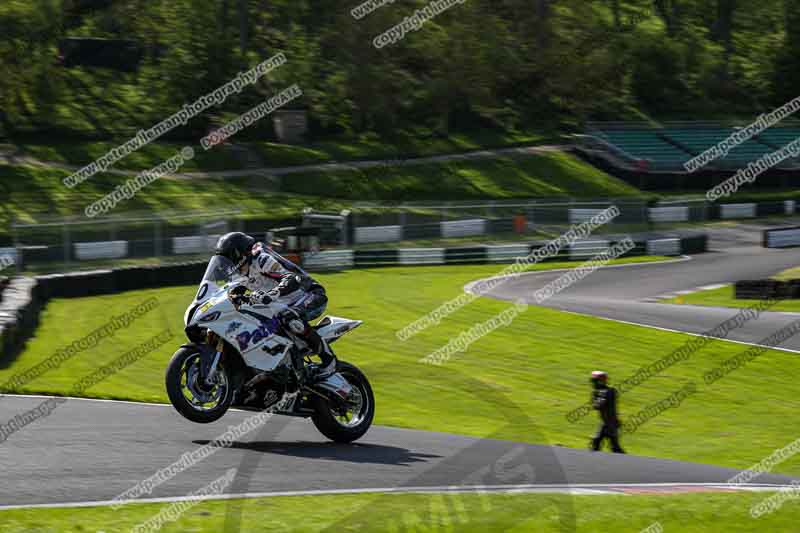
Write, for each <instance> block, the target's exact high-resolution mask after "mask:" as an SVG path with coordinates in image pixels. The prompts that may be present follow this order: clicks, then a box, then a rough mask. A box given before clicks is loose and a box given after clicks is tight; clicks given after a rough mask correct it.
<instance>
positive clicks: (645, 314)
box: [0, 230, 800, 507]
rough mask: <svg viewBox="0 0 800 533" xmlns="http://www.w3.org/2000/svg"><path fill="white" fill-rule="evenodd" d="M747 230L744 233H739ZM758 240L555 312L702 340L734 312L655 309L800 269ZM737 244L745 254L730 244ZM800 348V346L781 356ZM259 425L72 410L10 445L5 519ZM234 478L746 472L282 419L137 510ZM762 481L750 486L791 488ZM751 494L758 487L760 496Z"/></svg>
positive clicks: (100, 408)
mask: <svg viewBox="0 0 800 533" xmlns="http://www.w3.org/2000/svg"><path fill="white" fill-rule="evenodd" d="M737 231H738V230H737ZM754 235H755V233H753V232H744V233H742V232H741V231H739V233H737V232H736V231H733V232H731V233H730V235H728V234H726V233H724V232H721V233H718V234H716V235H715V239H716V240H715V248H716V251H714V252H712V253H708V254H702V255H698V256H696V257H693V258H692V259H691V260H689V261H683V262H673V263H669V264H660V265H659V264H652V265H641V266H630V267H624V268H609V269H602V270H599V271H597V272H595V273H593V274H591V275H590V276H589V277H587V278H585V279H584V280H582V281H581V282H579V283H578V284H577V285H575V286H573V287H571V288H569V289H567V290H566V291H564V292H563V293H561V294H559V295H557V296H554V297H553V298H551V299H550V300H547V301H546V302H545V305H547V306H550V307H554V308H558V309H564V310H569V311H575V312H580V313H587V314H591V315H594V316H601V317H605V318H611V319H615V320H625V321H630V322H634V323H638V324H643V325H647V326H653V327H662V328H668V329H675V330H680V331H687V332H692V333H703V332H704V331H707V330H710V329H712V328H713V327H714V326H716V325H717V324H719V323H720V322H722V321H723V320H725V319H727V318H730V317H731V316H733V314H735V312H736V311H735V310H732V309H715V308H703V307H696V306H686V305H680V306H678V305H676V306H672V305H664V304H655V303H651V302H647V301H646V300H647V299H652V298H654V297H656V296H658V295H662V294H664V293H671V292H675V291H680V290H687V289H692V288H694V287H697V286H701V285H708V284H716V283H726V282H732V281H735V280H737V279H744V278H750V277H764V276H768V275H771V274H773V273H775V272H777V271H779V270H782V269H784V268H788V267H792V266H796V265H797V264H800V250H781V251H778V250H764V249H763V248H759V247H758V246H757V244H756V242H755V238H756V237H755V236H754ZM731 244H735V245H736V246H731ZM558 275H559V274H556V273H531V274H529V275H524V276H521V277H518V278H515V279H510V280H508V281H507V282H506V283H504V284H503V285H502V286H500V287H499V288H497V289H496V290H495V291H494V292H493V293H491V296H494V297H497V298H506V299H517V298H518V297H519V296H520V295H521V294H528V295H530V293H531V291H532V290H535V289H536V288H538V287H541V286H543V285H544V284H546V283H547V282H549V281H550V280H552V279H555V278H556V277H557V276H558ZM796 319H800V315H791V314H784V313H765V314H763V315H762V316H761V317H760V318H759V319H758V320H755V321H751V323H747V324H746V325H745V326H743V327H741V328H739V329H737V330H734V331H732V332H731V334H730V335H729V337H730V338H731V339H734V340H738V341H742V342H758V341H760V340H761V339H762V338H764V337H766V336H767V335H769V334H771V333H773V332H774V331H775V330H777V329H779V328H780V327H782V325H785V324H788V323H790V322H792V321H793V320H796ZM784 347H786V348H789V349H796V350H800V339H796V338H792V339H790V340H789V341H787V342H786V343H785V344H784ZM42 401H43V398H42V397H30V396H2V397H0V420H2V421H8V420H10V419H12V418H13V417H14V416H16V415H19V414H21V413H23V412H25V411H27V410H29V409H32V408H34V407H36V406H37V405H39V404H40V403H41V402H42ZM251 415H252V414H251V413H245V412H238V411H233V412H230V413H229V414H228V415H226V416H225V417H224V418H223V419H222V420H221V421H218V422H216V423H214V424H208V425H198V424H193V423H191V422H188V421H186V420H184V419H183V418H182V417H180V416H179V415H178V414H177V413H175V411H174V410H173V409H172V408H171V406H165V405H150V404H136V403H128V402H111V401H93V400H80V399H70V400H68V401H67V402H65V403H63V404H61V405H60V406H59V407H58V408H57V409H56V410H55V411H54V412H53V413H51V414H50V415H49V416H47V417H45V418H42V419H39V420H36V421H34V422H33V423H31V424H29V425H27V426H25V427H23V428H22V429H20V430H18V431H16V432H14V433H12V434H11V435H9V436H8V439H7V440H6V441H5V442H2V443H0V468H1V469H2V471H3V472H4V474H5V479H4V483H2V484H0V507H6V506H30V505H37V504H39V505H41V504H66V505H71V504H75V505H80V504H86V503H92V502H108V501H109V500H111V499H113V498H114V497H115V496H117V495H119V494H120V493H122V492H124V491H125V490H127V489H130V488H131V487H133V486H134V485H136V484H137V483H139V482H140V481H142V480H144V479H146V478H148V477H150V476H152V475H153V474H155V473H156V471H158V470H159V469H162V468H165V467H167V466H168V465H170V464H172V463H173V462H175V461H178V460H179V459H180V458H181V456H182V455H183V454H184V453H186V452H191V451H194V450H197V449H199V448H200V447H202V446H204V445H206V444H208V443H209V441H213V440H214V439H216V438H218V437H219V436H220V435H222V433H224V431H225V430H226V429H227V428H228V427H229V426H230V425H234V424H238V423H239V422H241V421H242V420H244V419H245V418H246V417H248V416H251ZM230 468H238V472H239V475H238V477H237V479H236V481H235V482H234V483H233V485H231V486H230V487H229V488H228V490H227V491H226V493H225V494H226V495H245V494H248V495H253V494H262V495H275V494H286V493H299V494H315V493H318V492H322V493H330V492H337V491H345V492H347V491H351V492H352V491H356V492H358V491H380V492H383V491H386V492H389V491H411V492H417V491H447V490H461V489H469V488H470V487H472V488H474V487H477V486H480V487H484V488H486V489H490V490H491V489H497V490H529V491H536V490H543V491H567V492H571V493H580V494H595V493H608V492H623V493H626V492H627V493H641V492H650V491H663V490H681V491H690V490H706V489H708V490H725V487H719V486H717V487H711V486H707V485H713V484H717V485H719V484H724V483H725V482H726V481H727V480H729V479H730V478H731V477H733V476H734V475H735V474H736V473H737V471H736V470H732V469H726V468H719V467H714V466H708V465H699V464H693V463H686V462H677V461H669V460H662V459H652V458H646V457H636V456H631V455H625V456H621V455H614V454H608V453H599V454H597V453H595V454H592V453H590V452H588V451H583V450H575V449H569V448H561V447H557V446H537V445H527V444H519V443H514V442H508V441H502V440H494V439H474V438H469V437H463V436H458V435H450V434H443V433H432V432H425V431H414V430H404V429H393V428H385V427H378V426H376V427H373V428H372V429H371V430H370V432H369V433H368V434H367V435H366V436H365V437H364V438H363V439H362V440H361V441H359V442H358V443H357V444H354V445H338V444H334V443H330V442H327V441H326V440H325V439H324V438H323V437H322V436H321V435H320V434H319V433H318V432H317V431H316V429H315V428H314V427H313V425H311V423H310V422H309V421H306V420H297V419H290V418H286V417H275V418H274V419H273V420H270V421H269V422H268V423H267V424H266V425H265V426H264V427H263V429H260V430H256V431H254V432H252V433H251V434H248V435H246V436H243V437H242V438H240V439H238V440H237V441H236V442H234V443H233V445H232V446H230V447H215V453H214V454H213V455H211V456H210V457H208V458H206V459H205V460H203V461H201V462H199V463H197V464H194V465H193V466H191V467H190V468H186V469H182V471H180V472H178V473H177V474H176V475H174V476H173V477H170V478H169V479H168V480H166V481H165V482H163V483H161V484H159V485H158V486H156V487H155V488H153V489H152V491H151V492H148V493H146V494H143V495H142V496H141V498H144V499H148V498H166V499H179V498H182V497H185V496H186V495H187V494H189V493H191V492H192V491H196V490H198V489H199V488H201V487H203V486H205V485H207V484H209V483H210V482H212V481H214V480H215V479H218V478H220V477H221V476H223V475H224V474H225V472H226V471H227V470H228V469H230ZM791 481H792V480H791V479H790V478H787V477H784V476H777V475H761V476H758V477H756V478H754V479H753V483H754V484H769V485H773V486H777V485H787V484H789V483H790V482H791ZM753 488H754V489H755V488H756V487H755V485H754V486H753Z"/></svg>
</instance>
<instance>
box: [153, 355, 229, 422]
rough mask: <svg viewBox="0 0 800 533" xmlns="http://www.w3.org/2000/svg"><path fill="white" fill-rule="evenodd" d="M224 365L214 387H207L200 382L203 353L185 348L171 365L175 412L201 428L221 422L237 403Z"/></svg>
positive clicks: (168, 380)
mask: <svg viewBox="0 0 800 533" xmlns="http://www.w3.org/2000/svg"><path fill="white" fill-rule="evenodd" d="M223 363H224V362H223V361H220V362H219V364H218V365H217V374H216V376H215V379H214V383H212V384H211V386H207V385H206V384H205V383H203V382H202V379H201V378H200V353H199V352H198V351H197V350H196V349H193V348H181V349H180V350H178V351H177V352H175V355H173V356H172V359H171V360H170V362H169V365H167V372H166V376H165V381H166V386H167V395H168V396H169V401H170V402H172V405H173V407H175V410H176V411H178V412H179V413H180V414H181V415H183V417H184V418H186V419H188V420H191V421H192V422H198V423H200V424H208V423H209V422H214V421H215V420H219V418H220V417H222V415H224V414H225V413H226V412H227V410H228V408H229V407H230V406H231V402H232V401H233V391H232V390H231V385H230V383H231V380H230V376H228V372H227V370H226V368H225V365H224V364H223Z"/></svg>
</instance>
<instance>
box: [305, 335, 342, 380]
mask: <svg viewBox="0 0 800 533" xmlns="http://www.w3.org/2000/svg"><path fill="white" fill-rule="evenodd" d="M308 340H309V345H310V346H311V348H312V349H313V350H314V351H315V352H316V353H317V355H319V358H320V359H322V362H321V363H320V364H316V363H311V364H309V365H308V375H309V377H310V378H311V380H312V381H322V380H323V379H325V378H327V377H329V376H331V375H333V374H334V373H335V372H336V354H334V353H333V350H332V349H331V347H330V344H328V341H326V340H325V339H323V338H322V337H321V336H320V335H319V333H317V331H316V330H315V329H314V328H310V332H309V335H308Z"/></svg>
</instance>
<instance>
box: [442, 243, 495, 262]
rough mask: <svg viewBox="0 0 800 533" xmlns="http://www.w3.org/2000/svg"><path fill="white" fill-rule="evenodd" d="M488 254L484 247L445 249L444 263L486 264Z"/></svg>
mask: <svg viewBox="0 0 800 533" xmlns="http://www.w3.org/2000/svg"><path fill="white" fill-rule="evenodd" d="M488 256H489V254H488V251H487V250H486V246H471V247H464V248H445V250H444V262H445V263H446V264H448V265H449V264H454V263H462V264H464V263H479V264H484V263H486V262H487V258H488Z"/></svg>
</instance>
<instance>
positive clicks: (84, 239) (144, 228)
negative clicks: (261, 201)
mask: <svg viewBox="0 0 800 533" xmlns="http://www.w3.org/2000/svg"><path fill="white" fill-rule="evenodd" d="M612 205H613V206H616V207H617V208H618V209H619V211H620V214H619V216H617V217H616V218H614V219H613V220H612V221H611V222H610V223H608V224H607V225H605V226H604V227H603V228H602V229H601V230H600V231H598V232H596V233H601V232H603V233H606V232H608V233H611V232H616V231H625V232H630V231H653V230H657V229H658V228H659V227H660V226H659V225H664V224H680V223H691V222H703V221H709V220H731V219H748V218H753V217H767V216H781V215H794V214H796V213H797V206H796V203H795V201H793V200H788V201H772V202H758V203H731V204H719V205H717V204H709V203H707V202H705V201H704V200H696V201H690V200H684V199H681V200H675V201H662V202H660V203H659V204H657V205H648V203H647V202H645V201H644V200H641V199H608V200H596V201H580V202H579V201H573V202H565V201H560V202H552V201H551V202H546V201H540V200H531V201H527V202H484V203H468V202H463V203H457V202H448V203H447V204H423V203H420V204H403V205H399V206H391V207H381V206H376V205H370V204H364V205H359V206H356V207H354V208H353V210H352V211H350V210H345V211H342V212H340V213H338V214H322V213H317V212H314V211H313V210H307V211H306V212H304V213H303V214H302V215H301V216H300V217H299V218H297V219H294V220H287V221H286V223H287V224H289V225H291V224H297V223H299V225H300V226H301V228H302V229H303V230H306V229H312V230H314V229H316V230H318V234H317V235H318V236H317V237H314V238H315V239H316V241H315V242H316V243H317V244H318V245H322V246H323V247H327V248H333V247H336V248H342V249H345V250H346V249H348V248H351V247H364V246H370V245H374V244H381V243H397V242H413V241H420V240H422V241H431V240H437V239H454V238H475V239H480V238H482V237H487V236H497V235H503V236H505V237H508V236H512V235H514V234H516V235H518V236H523V235H526V234H533V233H535V232H546V233H553V232H554V231H557V232H560V228H566V227H567V226H568V225H570V224H576V223H580V222H583V221H586V220H588V219H590V218H591V217H592V216H594V215H595V214H597V213H599V212H601V211H603V210H605V209H607V208H608V207H610V206H612ZM240 215H241V213H240V212H238V211H221V212H208V213H192V212H190V213H173V214H161V215H159V216H156V217H154V216H153V215H152V214H142V215H138V216H134V215H125V216H120V217H118V218H109V219H103V220H62V219H57V218H55V219H52V220H51V221H49V222H46V223H32V224H27V223H26V224H22V223H17V224H14V225H13V226H12V231H13V242H9V243H3V244H2V246H0V254H2V255H3V256H13V257H14V259H15V264H16V265H17V268H18V270H19V271H22V270H26V269H29V270H37V267H39V266H41V265H44V266H47V268H48V269H51V268H52V267H53V266H55V267H57V268H65V269H70V265H71V264H72V263H75V262H77V263H80V262H86V261H115V260H120V259H146V258H153V257H175V258H181V257H187V258H188V257H189V256H192V255H204V254H206V253H208V252H210V251H211V250H213V248H214V244H215V243H216V241H217V239H218V237H219V235H221V234H223V233H225V232H228V231H245V232H247V233H250V234H252V235H255V236H256V237H257V238H258V239H266V238H267V235H268V233H269V232H270V230H271V228H274V227H273V226H270V225H269V221H268V220H265V219H244V218H240ZM273 222H274V221H273ZM623 227H624V230H620V229H615V228H623ZM288 238H289V239H292V238H293V237H288ZM598 238H599V239H602V238H603V237H601V236H598ZM426 244H427V243H426ZM12 245H13V246H12ZM317 247H318V246H317ZM304 249H308V248H304ZM312 249H314V247H312ZM427 253H431V252H427ZM495 253H501V254H502V253H504V252H503V251H497V252H495ZM409 254H410V255H409ZM344 256H347V254H344ZM344 256H343V257H344ZM413 256H414V253H412V252H409V253H408V254H404V260H405V261H406V263H401V264H411V263H408V262H409V261H412V262H413V261H414V258H413ZM179 260H180V259H179ZM343 260H344V261H345V262H347V261H349V260H348V259H343ZM431 261H434V264H435V261H436V259H435V258H433V259H431ZM376 262H380V261H378V260H377V259H376ZM28 267H31V268H28Z"/></svg>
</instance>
